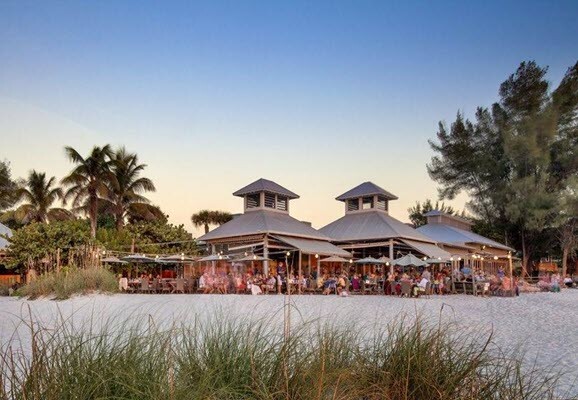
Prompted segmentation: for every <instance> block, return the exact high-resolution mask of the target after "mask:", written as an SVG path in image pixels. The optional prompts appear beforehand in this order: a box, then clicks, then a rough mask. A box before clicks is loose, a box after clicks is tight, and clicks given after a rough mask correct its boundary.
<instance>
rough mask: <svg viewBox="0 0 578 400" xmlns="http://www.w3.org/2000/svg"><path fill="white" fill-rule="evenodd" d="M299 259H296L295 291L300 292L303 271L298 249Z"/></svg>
mask: <svg viewBox="0 0 578 400" xmlns="http://www.w3.org/2000/svg"><path fill="white" fill-rule="evenodd" d="M298 254H299V261H297V293H299V294H301V276H302V275H303V271H302V270H301V258H303V257H302V254H301V250H299V253H298Z"/></svg>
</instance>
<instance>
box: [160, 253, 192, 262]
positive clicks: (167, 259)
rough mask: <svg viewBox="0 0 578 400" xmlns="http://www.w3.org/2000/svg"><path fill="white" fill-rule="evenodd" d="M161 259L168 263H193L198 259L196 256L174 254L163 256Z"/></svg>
mask: <svg viewBox="0 0 578 400" xmlns="http://www.w3.org/2000/svg"><path fill="white" fill-rule="evenodd" d="M159 260H161V261H164V262H167V263H191V262H194V261H196V260H197V259H196V258H195V257H189V256H184V255H180V254H173V255H172V256H166V257H161V258H160V259H159Z"/></svg>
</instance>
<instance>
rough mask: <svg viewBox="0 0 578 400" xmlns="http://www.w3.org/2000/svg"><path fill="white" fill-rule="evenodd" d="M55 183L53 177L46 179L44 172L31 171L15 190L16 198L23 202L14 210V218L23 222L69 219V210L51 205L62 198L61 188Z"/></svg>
mask: <svg viewBox="0 0 578 400" xmlns="http://www.w3.org/2000/svg"><path fill="white" fill-rule="evenodd" d="M55 183H56V178H55V177H51V178H50V179H47V178H46V173H44V172H36V171H34V170H33V171H31V172H30V174H29V175H28V179H26V181H25V182H24V185H23V186H22V187H20V188H19V189H18V191H17V196H18V198H19V199H20V200H23V201H24V204H22V205H21V206H19V207H18V208H17V209H16V210H15V211H14V215H15V217H16V219H17V220H19V221H21V222H23V223H25V224H27V223H29V222H41V223H44V222H54V221H62V220H65V219H71V218H72V213H71V212H70V211H68V210H65V209H64V208H53V207H52V204H53V203H54V202H55V201H56V200H59V199H62V198H63V193H62V188H60V187H58V186H55Z"/></svg>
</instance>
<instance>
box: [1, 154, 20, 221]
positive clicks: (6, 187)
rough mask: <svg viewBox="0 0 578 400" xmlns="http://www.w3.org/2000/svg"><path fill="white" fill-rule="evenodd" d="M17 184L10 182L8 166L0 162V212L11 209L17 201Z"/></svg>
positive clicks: (10, 176) (10, 175)
mask: <svg viewBox="0 0 578 400" xmlns="http://www.w3.org/2000/svg"><path fill="white" fill-rule="evenodd" d="M16 189H17V184H16V182H15V181H13V180H12V174H11V171H10V164H9V163H8V162H7V161H0V211H2V210H5V209H7V208H10V207H12V205H13V204H14V203H16V201H17V200H18V197H17V193H16V191H17V190H16Z"/></svg>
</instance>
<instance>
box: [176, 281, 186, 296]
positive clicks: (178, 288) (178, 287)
mask: <svg viewBox="0 0 578 400" xmlns="http://www.w3.org/2000/svg"><path fill="white" fill-rule="evenodd" d="M178 292H181V293H183V294H184V293H185V280H184V279H182V278H179V279H177V282H176V287H175V289H174V290H173V293H178Z"/></svg>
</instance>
